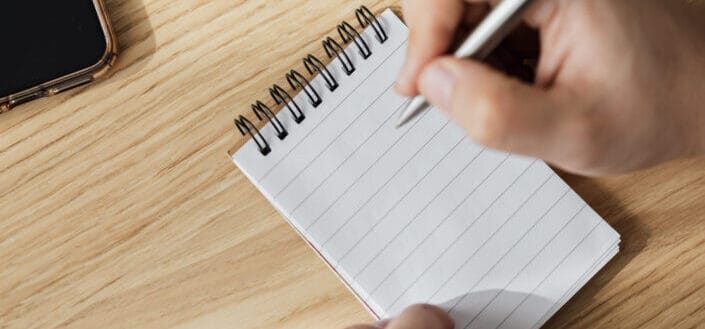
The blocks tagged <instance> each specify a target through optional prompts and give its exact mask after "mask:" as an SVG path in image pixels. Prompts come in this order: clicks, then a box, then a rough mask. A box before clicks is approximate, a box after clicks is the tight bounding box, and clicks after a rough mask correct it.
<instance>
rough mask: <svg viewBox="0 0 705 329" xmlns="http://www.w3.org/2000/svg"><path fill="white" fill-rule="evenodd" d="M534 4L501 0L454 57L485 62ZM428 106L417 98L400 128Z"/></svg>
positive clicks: (405, 113) (404, 113)
mask: <svg viewBox="0 0 705 329" xmlns="http://www.w3.org/2000/svg"><path fill="white" fill-rule="evenodd" d="M531 2H532V0H502V1H501V2H500V3H499V4H498V5H497V6H496V7H495V8H494V9H492V11H491V12H490V13H489V14H488V15H487V17H485V18H484V19H483V20H482V22H480V25H478V26H477V28H475V30H474V31H473V32H472V33H471V34H470V35H469V36H468V38H467V39H465V41H463V43H462V44H461V45H460V47H459V48H458V50H456V51H455V54H454V56H455V57H457V58H470V59H474V60H478V61H480V60H483V59H485V57H487V55H489V54H490V53H491V52H492V50H494V49H495V48H496V47H497V46H498V45H499V43H500V42H501V41H502V40H503V39H504V37H506V36H507V34H509V32H511V31H512V30H513V29H514V28H515V27H516V26H517V25H518V24H519V22H521V16H522V14H523V13H524V10H525V9H526V8H527V7H528V6H529V4H530V3H531ZM428 107H429V104H428V102H426V99H425V98H424V97H423V96H421V95H418V96H415V97H414V98H413V99H411V101H410V102H409V104H408V105H407V106H406V108H404V111H402V112H401V116H400V117H399V122H398V123H397V128H398V127H401V126H403V125H404V124H405V123H407V122H409V121H411V119H413V118H415V117H416V116H417V115H419V114H420V113H421V112H423V111H424V110H426V109H428Z"/></svg>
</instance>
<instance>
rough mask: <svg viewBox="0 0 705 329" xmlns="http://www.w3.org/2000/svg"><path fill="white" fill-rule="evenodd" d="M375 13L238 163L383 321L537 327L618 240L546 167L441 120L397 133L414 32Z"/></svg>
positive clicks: (256, 133) (238, 155)
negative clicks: (435, 310) (400, 90)
mask: <svg viewBox="0 0 705 329" xmlns="http://www.w3.org/2000/svg"><path fill="white" fill-rule="evenodd" d="M366 13H368V12H367V11H362V9H361V10H360V11H358V19H359V21H360V25H362V26H363V27H365V29H364V30H363V29H362V28H360V30H361V31H362V32H361V33H360V35H359V36H355V38H356V39H355V40H353V39H350V38H348V39H347V40H343V41H348V43H349V44H348V45H347V47H341V48H340V49H338V48H337V47H336V46H335V44H333V45H332V46H331V45H330V43H329V47H330V49H329V50H331V49H338V52H337V57H335V58H334V60H333V62H331V63H330V64H329V65H328V66H327V71H326V70H321V69H320V67H319V69H318V70H317V69H316V68H314V67H313V66H312V65H308V67H309V68H310V69H311V70H310V71H311V72H312V73H314V74H312V75H309V76H310V77H311V78H310V80H311V81H310V82H309V81H306V83H305V84H303V83H302V84H301V85H300V86H299V87H303V88H304V89H303V90H302V89H300V88H298V91H299V92H298V93H297V94H296V92H294V91H293V90H292V89H291V88H288V90H290V91H291V94H292V95H294V94H296V95H295V96H293V97H292V99H288V98H287V97H282V99H286V100H287V105H288V107H286V108H284V109H283V110H282V111H280V112H279V113H278V114H277V115H276V117H272V118H270V119H273V120H272V122H270V123H269V124H267V125H265V126H264V127H263V128H262V129H261V130H257V129H256V128H255V127H254V125H252V124H251V122H250V121H249V120H248V119H246V117H243V118H241V120H240V122H239V125H240V129H241V132H243V134H245V133H251V134H252V136H253V137H254V138H253V139H251V140H250V141H248V142H247V143H245V144H244V145H243V146H242V147H241V148H240V149H239V150H237V151H233V152H231V157H232V160H233V161H234V162H235V163H236V164H237V166H238V167H239V168H240V170H241V171H242V172H243V173H244V174H245V175H246V176H247V177H248V178H249V180H250V181H251V182H252V183H253V184H254V185H255V186H256V187H257V188H258V189H259V190H260V191H261V193H262V194H263V195H264V196H265V197H266V198H267V199H268V200H269V202H271V204H272V205H273V206H274V207H275V208H276V209H277V210H278V211H279V212H280V213H281V214H282V215H283V216H284V217H285V218H286V220H287V221H288V222H289V223H290V224H291V225H292V226H293V228H295V230H296V231H297V232H298V233H299V234H300V235H301V236H302V237H303V238H304V239H305V240H306V241H307V242H308V243H309V245H310V246H311V247H312V248H313V250H315V251H316V252H317V253H318V254H319V255H320V256H321V257H322V258H323V259H324V260H325V262H326V263H327V264H328V265H329V266H330V268H331V269H332V270H333V271H335V273H337V275H338V276H339V277H340V278H341V279H342V280H343V281H344V282H345V283H346V285H347V286H348V287H349V288H350V289H351V290H352V291H353V292H354V294H355V295H356V296H357V297H358V298H359V299H360V300H361V301H362V302H363V303H364V304H365V305H366V306H367V308H368V309H369V310H370V311H371V312H373V314H374V315H375V316H376V317H377V318H387V317H393V316H395V315H398V314H399V313H400V312H401V310H403V309H404V308H405V307H407V306H409V305H412V304H415V303H432V304H437V305H440V306H441V307H442V308H444V309H445V310H447V311H448V312H449V314H450V315H451V316H452V317H453V318H454V319H455V321H456V328H482V329H488V328H536V327H540V326H541V325H542V324H543V323H544V322H545V321H547V320H548V319H549V318H550V317H551V316H552V315H553V314H554V313H555V312H556V311H557V310H558V309H559V308H560V307H561V306H562V305H563V304H564V303H565V302H566V301H567V300H568V299H570V298H571V297H572V296H573V295H574V294H575V293H576V292H577V291H578V290H579V289H580V288H581V287H582V286H583V285H584V284H585V283H586V282H587V281H588V280H589V279H590V278H591V277H592V276H593V275H595V273H597V271H599V270H600V269H601V268H602V267H603V266H604V265H605V264H606V263H607V262H608V261H609V260H610V259H611V258H612V257H613V256H614V255H615V254H616V253H617V252H618V248H619V247H618V246H619V241H620V240H619V239H620V238H619V235H618V234H617V232H615V231H614V230H613V229H612V228H611V227H610V226H609V225H608V224H607V223H606V222H605V221H604V220H603V219H602V218H601V217H600V216H599V215H598V214H597V213H595V211H593V209H592V208H590V206H588V205H587V204H586V203H585V202H584V201H583V200H582V199H581V198H580V197H579V196H578V195H577V194H576V193H575V192H574V191H573V190H571V188H570V187H569V186H568V185H567V184H566V183H565V182H564V181H563V180H561V178H560V177H559V176H557V175H556V174H555V173H554V172H553V171H552V170H551V168H549V167H548V166H547V165H546V164H545V163H544V162H542V161H541V160H537V159H533V158H529V157H525V156H521V155H516V154H509V153H505V152H501V151H498V150H493V149H490V148H487V147H483V146H481V145H478V144H476V143H474V142H473V141H472V140H470V139H468V138H467V137H466V135H465V133H464V132H463V130H462V129H460V128H459V127H458V126H456V125H455V124H454V123H453V122H451V121H449V120H448V118H446V117H445V116H444V115H443V114H441V113H440V112H438V111H436V110H435V109H434V110H431V111H426V112H425V113H424V114H423V115H421V116H420V117H419V118H417V119H415V121H412V122H411V123H409V124H407V125H406V126H404V127H403V128H398V129H397V128H395V127H394V126H395V123H396V120H397V119H398V116H399V112H400V111H401V110H402V108H403V107H404V105H405V104H406V102H407V101H408V99H407V98H405V97H402V96H399V95H397V94H396V93H395V92H394V90H393V85H394V82H395V78H396V76H397V73H398V72H399V70H400V68H401V66H402V64H403V61H404V55H405V48H406V45H407V36H408V33H407V29H406V27H405V26H404V24H403V23H402V22H401V20H399V18H397V17H396V16H395V14H394V13H393V12H392V11H390V10H386V11H385V12H383V13H382V14H381V15H380V16H379V17H378V18H377V20H374V19H372V18H371V17H369V16H366V15H365V14H366ZM340 35H341V36H343V35H344V33H341V34H340ZM353 35H354V34H353ZM351 41H355V42H351ZM336 43H339V44H343V42H337V41H336ZM343 49H344V50H343ZM343 52H344V53H343ZM331 54H333V53H332V52H331ZM341 56H345V57H343V58H341ZM365 57H366V58H365ZM313 63H314V62H313V61H311V60H309V64H313ZM351 68H353V69H354V70H353V72H349V71H350V69H351ZM346 71H347V72H346ZM303 72H306V70H304V71H303ZM318 72H320V73H321V74H316V73H318ZM297 73H298V72H297ZM306 73H308V72H306ZM348 73H349V74H348ZM301 76H304V75H303V74H302V75H301ZM292 86H296V84H292ZM275 89H277V88H275ZM281 89H284V88H281ZM287 93H288V92H287ZM280 94H281V95H280V96H286V95H285V94H283V93H280ZM274 96H275V98H277V97H278V96H277V93H276V92H275V93H274ZM260 113H261V114H262V115H260V117H261V118H263V119H265V116H264V114H265V111H262V109H261V108H260ZM296 121H300V122H299V123H296ZM282 136H283V137H282Z"/></svg>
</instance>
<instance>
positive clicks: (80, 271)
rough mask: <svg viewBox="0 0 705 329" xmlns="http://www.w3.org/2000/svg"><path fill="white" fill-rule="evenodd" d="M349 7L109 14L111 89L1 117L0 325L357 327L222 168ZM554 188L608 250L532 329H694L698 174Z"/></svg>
mask: <svg viewBox="0 0 705 329" xmlns="http://www.w3.org/2000/svg"><path fill="white" fill-rule="evenodd" d="M364 3H365V4H367V5H368V6H370V7H371V8H372V9H373V10H374V11H375V12H377V13H379V12H381V11H382V10H383V9H384V8H386V7H389V6H398V5H399V4H398V2H397V1H392V0H389V1H376V2H375V1H364ZM360 4H361V2H358V1H314V0H290V1H265V0H257V1H238V0H210V1H207V0H181V1H167V0H109V1H108V7H109V10H110V16H111V17H112V21H113V22H114V25H115V27H116V30H117V34H118V35H119V41H120V45H121V54H120V57H119V59H118V62H117V66H116V68H115V70H113V71H112V73H111V74H110V75H109V77H108V78H107V79H104V80H102V81H100V82H98V83H96V84H93V85H91V86H87V87H83V88H81V89H78V90H74V91H71V92H68V93H66V94H62V95H59V96H55V97H52V98H47V99H41V100H38V101H35V102H32V103H30V104H25V105H23V106H20V107H19V108H17V109H15V110H13V111H10V112H8V113H5V114H3V115H0V328H105V329H107V328H246V329H249V328H286V329H290V328H342V327H344V326H345V325H349V324H352V323H355V322H361V321H368V320H370V319H371V318H370V315H368V314H367V313H366V311H365V310H364V309H363V307H362V306H361V305H360V304H359V303H358V302H357V301H356V300H355V299H354V298H353V296H352V295H351V294H350V293H349V292H348V291H347V290H346V289H345V288H344V286H343V285H342V284H341V283H340V282H338V280H337V279H336V277H335V276H334V275H333V273H332V272H330V271H329V270H328V269H327V268H326V267H325V266H324V264H323V263H322V262H321V261H320V260H319V259H318V258H317V257H316V256H315V255H314V253H313V252H311V251H310V250H309V249H308V248H307V246H306V245H305V244H304V242H303V241H301V240H300V239H299V237H298V236H297V235H296V234H295V233H294V231H293V230H292V229H291V228H290V227H289V226H288V224H287V223H286V222H285V221H284V220H283V218H282V217H281V216H279V215H278V214H277V213H276V211H275V210H274V209H273V208H272V206H270V205H269V204H268V203H267V201H266V200H265V199H264V197H262V196H261V195H260V194H259V193H258V192H257V190H256V189H255V188H254V187H253V186H252V185H251V184H250V183H249V182H248V181H247V180H246V178H245V177H244V176H243V175H242V174H241V173H240V172H239V171H238V170H237V168H236V167H235V166H234V165H233V164H232V163H231V162H230V161H229V159H228V157H227V155H226V151H227V150H228V149H229V148H230V147H231V146H232V145H233V144H234V143H236V142H237V141H239V140H242V138H241V137H240V136H239V135H238V134H236V132H235V130H234V128H233V126H232V118H233V117H235V116H236V115H237V114H241V113H248V116H250V117H252V116H251V114H250V113H249V108H248V105H249V104H250V103H251V102H253V101H254V100H256V99H269V98H268V95H266V93H265V91H266V88H267V87H268V86H269V85H270V84H271V83H273V82H279V83H283V82H284V80H283V74H284V73H285V72H287V71H288V69H290V68H292V67H293V68H299V69H300V68H301V64H300V58H301V57H303V55H305V54H306V53H308V52H314V53H316V54H319V55H320V54H321V53H322V52H321V50H320V46H319V45H320V43H319V42H318V41H319V40H320V39H321V38H322V37H323V36H324V35H328V34H330V33H332V31H333V27H334V26H335V25H336V24H337V23H339V22H340V20H343V19H347V20H352V18H353V9H354V8H356V7H357V6H359V5H360ZM268 103H269V104H270V105H271V103H272V102H271V101H269V102H268ZM566 179H567V180H568V181H569V182H570V184H571V185H572V186H573V188H575V189H576V190H577V191H578V193H580V194H581V195H582V196H583V197H584V198H585V199H586V200H587V201H588V203H589V204H590V205H592V206H593V207H594V208H595V209H596V210H597V211H598V212H599V213H600V214H601V215H602V216H604V217H605V219H606V220H607V221H608V222H609V223H610V224H612V225H613V226H614V227H615V228H616V229H617V230H618V231H619V232H620V233H621V234H622V239H623V244H622V252H621V253H620V254H619V255H618V256H617V257H616V258H615V259H614V260H613V261H612V262H610V263H609V264H608V265H607V267H606V268H605V269H604V270H603V271H601V272H600V273H599V274H598V275H597V276H596V277H595V278H594V279H593V280H592V281H590V283H588V285H587V286H586V287H585V288H584V289H582V290H581V291H580V292H579V293H578V294H577V296H576V297H575V298H573V299H572V300H571V301H570V302H569V303H568V305H566V306H565V307H564V308H563V309H562V310H561V311H560V312H559V313H558V314H557V315H556V316H555V317H554V318H553V319H552V320H551V321H550V322H549V324H548V325H547V326H546V327H548V328H586V327H594V328H691V327H697V326H701V325H702V323H703V322H705V288H704V285H705V275H704V274H703V273H704V271H705V221H704V220H703V217H705V197H704V196H705V161H695V160H691V161H679V162H676V163H671V164H667V165H664V166H661V167H659V168H655V169H652V170H648V171H643V172H639V173H635V174H632V175H628V176H623V177H614V178H602V179H587V178H578V177H573V176H566Z"/></svg>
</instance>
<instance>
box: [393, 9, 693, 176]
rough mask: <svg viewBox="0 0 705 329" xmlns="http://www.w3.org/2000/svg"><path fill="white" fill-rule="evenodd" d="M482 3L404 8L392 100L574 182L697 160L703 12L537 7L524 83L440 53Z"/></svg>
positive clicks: (530, 19)
mask: <svg viewBox="0 0 705 329" xmlns="http://www.w3.org/2000/svg"><path fill="white" fill-rule="evenodd" d="M485 2H486V1H479V0H475V1H462V0H435V1H429V0H406V1H404V4H403V5H404V7H403V8H404V18H405V19H406V22H407V24H408V26H409V30H410V38H409V48H408V53H407V58H406V63H405V66H404V68H403V70H402V72H401V74H400V76H399V78H398V82H397V91H398V92H400V93H401V94H404V95H414V94H416V93H417V92H420V93H421V94H423V95H424V96H425V97H426V98H427V99H428V100H429V101H430V102H431V103H433V104H434V105H436V107H438V108H439V109H441V110H442V111H443V112H446V113H447V114H448V115H449V116H450V118H451V119H453V120H454V121H455V122H456V123H458V124H459V125H460V126H461V127H463V128H464V129H465V130H466V131H467V134H468V135H469V136H470V137H471V138H472V139H474V140H476V141H477V142H479V143H482V144H485V145H487V146H490V147H493V148H498V149H503V150H506V151H510V152H515V153H521V154H526V155H530V156H534V157H538V158H542V159H544V160H546V161H548V162H549V163H552V164H553V165H555V166H558V167H561V168H563V169H565V170H568V171H572V172H575V173H580V174H585V175H604V174H618V173H624V172H628V171H633V170H637V169H641V168H645V167H649V166H653V165H656V164H658V163H662V162H665V161H668V160H672V159H675V158H682V157H695V156H702V155H705V12H704V11H703V7H702V6H698V5H696V4H694V3H690V4H688V3H686V2H685V1H678V0H675V1H659V0H623V1H613V0H538V1H537V2H535V3H534V4H533V5H532V7H530V8H529V10H528V12H527V14H526V15H525V21H526V22H527V24H529V25H530V26H531V27H534V28H537V29H538V30H539V33H540V39H541V46H540V48H541V49H540V50H541V55H540V59H539V64H538V68H537V70H536V77H535V82H534V83H532V84H527V83H523V82H521V81H519V80H516V79H513V78H510V77H508V76H506V75H505V74H503V73H500V72H498V71H496V70H494V69H492V68H490V67H489V66H487V65H484V64H481V63H478V62H474V61H471V60H459V59H454V58H451V57H448V56H441V55H442V54H444V53H446V51H447V50H448V48H449V46H450V45H451V43H452V42H453V39H454V36H455V31H456V30H457V29H458V28H459V27H461V26H463V25H467V24H468V23H472V22H476V21H477V20H478V19H479V17H478V16H480V15H481V14H483V13H484V11H486V10H487V4H485Z"/></svg>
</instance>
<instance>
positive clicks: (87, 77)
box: [0, 0, 117, 113]
mask: <svg viewBox="0 0 705 329" xmlns="http://www.w3.org/2000/svg"><path fill="white" fill-rule="evenodd" d="M93 4H94V5H95V7H96V11H97V12H98V18H99V19H100V24H101V26H102V28H103V33H104V34H105V40H106V41H107V45H106V47H105V53H104V54H103V57H102V58H101V59H100V60H99V61H98V62H97V63H95V64H93V65H91V66H89V67H86V68H84V69H82V70H79V71H76V72H73V73H70V74H67V75H65V76H62V77H60V78H57V79H54V80H51V81H48V82H45V83H42V84H40V85H37V86H35V87H32V88H29V89H26V90H23V91H20V92H18V93H15V94H12V95H9V96H0V113H3V112H7V111H9V110H10V109H12V108H14V107H16V106H17V105H19V104H22V103H26V102H28V101H31V100H33V99H37V98H40V97H47V96H52V95H56V94H58V93H61V92H64V91H66V90H69V89H72V88H76V87H78V86H82V85H84V84H87V83H90V82H93V81H95V80H96V79H98V78H100V77H102V76H104V75H105V74H107V72H108V70H110V68H111V67H112V66H113V65H114V64H115V60H116V58H117V38H116V36H115V31H114V30H113V27H112V24H111V23H110V18H109V17H108V14H107V10H106V9H105V3H104V2H103V0H93Z"/></svg>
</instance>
